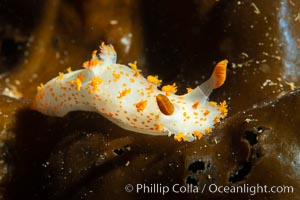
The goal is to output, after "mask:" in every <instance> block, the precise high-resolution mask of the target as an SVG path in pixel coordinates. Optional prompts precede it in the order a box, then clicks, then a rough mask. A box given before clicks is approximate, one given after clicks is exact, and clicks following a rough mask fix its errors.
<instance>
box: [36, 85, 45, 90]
mask: <svg viewBox="0 0 300 200" xmlns="http://www.w3.org/2000/svg"><path fill="white" fill-rule="evenodd" d="M43 88H44V84H43V83H41V84H40V85H39V86H37V90H38V91H40V90H42V89H43Z"/></svg>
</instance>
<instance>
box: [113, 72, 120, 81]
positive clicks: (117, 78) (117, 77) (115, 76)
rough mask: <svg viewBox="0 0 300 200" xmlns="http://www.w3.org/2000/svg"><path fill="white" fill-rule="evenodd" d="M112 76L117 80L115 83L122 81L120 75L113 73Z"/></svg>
mask: <svg viewBox="0 0 300 200" xmlns="http://www.w3.org/2000/svg"><path fill="white" fill-rule="evenodd" d="M112 75H113V76H114V78H115V79H114V81H118V80H119V79H120V74H116V73H113V74H112Z"/></svg>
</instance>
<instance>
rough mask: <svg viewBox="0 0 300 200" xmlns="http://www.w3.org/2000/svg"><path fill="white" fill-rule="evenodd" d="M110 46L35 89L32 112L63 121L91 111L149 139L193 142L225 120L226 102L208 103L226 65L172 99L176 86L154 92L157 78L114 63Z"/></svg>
mask: <svg viewBox="0 0 300 200" xmlns="http://www.w3.org/2000/svg"><path fill="white" fill-rule="evenodd" d="M116 56H117V55H116V52H115V50H114V48H113V46H111V45H104V44H103V43H102V45H101V46H100V52H97V51H94V52H93V54H92V58H91V60H89V61H87V62H85V63H83V67H84V68H83V69H81V70H77V71H73V72H72V71H71V70H68V73H66V74H63V73H59V75H58V76H57V77H55V78H53V79H52V80H50V81H49V82H47V83H46V84H45V85H43V84H41V86H39V87H38V92H37V95H36V97H35V100H34V104H33V108H34V109H35V110H38V111H40V112H41V113H43V114H46V115H51V116H64V115H66V114H67V113H68V112H70V111H75V110H82V111H94V112H98V113H100V114H101V115H102V116H104V117H106V118H107V119H109V120H110V121H112V122H113V123H115V124H117V125H119V126H120V127H122V128H124V129H127V130H130V131H134V132H138V133H144V134H150V135H169V136H171V135H174V139H175V140H178V141H193V140H195V139H200V138H201V137H202V136H203V135H206V134H209V133H210V132H211V131H212V128H213V127H214V124H215V123H217V122H219V121H220V119H222V118H224V117H225V116H226V115H227V105H226V102H225V101H224V102H222V103H220V104H217V103H216V102H212V101H208V96H209V94H210V93H211V92H212V90H213V89H215V88H217V87H220V86H221V85H222V84H223V83H224V81H225V78H226V66H227V60H223V61H221V62H219V63H218V64H217V65H216V67H215V69H214V72H213V74H212V75H211V77H210V79H209V80H207V81H206V82H204V83H203V84H202V85H200V86H198V87H196V88H195V89H190V88H188V93H187V94H185V95H176V94H175V93H176V91H177V87H176V84H175V83H174V84H172V85H166V86H163V87H162V89H161V90H159V89H158V86H159V85H160V83H161V81H160V80H159V79H158V78H157V76H148V77H147V79H146V78H144V77H143V76H142V75H141V74H140V70H139V69H137V66H136V62H134V63H129V64H128V65H129V66H130V67H128V66H126V65H121V64H117V63H116Z"/></svg>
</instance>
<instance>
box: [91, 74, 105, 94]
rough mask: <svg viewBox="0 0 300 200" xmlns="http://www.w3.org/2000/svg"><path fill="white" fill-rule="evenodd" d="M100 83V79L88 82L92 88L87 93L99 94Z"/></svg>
mask: <svg viewBox="0 0 300 200" xmlns="http://www.w3.org/2000/svg"><path fill="white" fill-rule="evenodd" d="M102 82H103V80H102V78H99V77H94V78H93V79H92V80H91V82H90V85H91V86H92V87H93V89H92V90H90V91H89V93H94V92H99V91H100V89H99V84H101V83H102Z"/></svg>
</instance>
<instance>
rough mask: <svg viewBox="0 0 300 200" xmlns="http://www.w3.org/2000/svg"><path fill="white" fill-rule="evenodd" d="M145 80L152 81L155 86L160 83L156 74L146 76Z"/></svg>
mask: <svg viewBox="0 0 300 200" xmlns="http://www.w3.org/2000/svg"><path fill="white" fill-rule="evenodd" d="M147 80H148V81H149V82H150V83H154V84H155V85H157V86H160V84H161V80H159V79H158V76H151V75H149V76H147Z"/></svg>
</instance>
